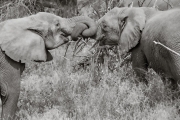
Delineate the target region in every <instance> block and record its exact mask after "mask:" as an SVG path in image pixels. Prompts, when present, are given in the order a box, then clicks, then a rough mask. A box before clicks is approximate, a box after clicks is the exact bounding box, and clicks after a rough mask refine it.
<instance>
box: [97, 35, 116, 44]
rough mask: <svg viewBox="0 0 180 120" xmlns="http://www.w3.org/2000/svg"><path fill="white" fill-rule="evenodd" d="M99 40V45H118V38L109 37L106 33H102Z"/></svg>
mask: <svg viewBox="0 0 180 120" xmlns="http://www.w3.org/2000/svg"><path fill="white" fill-rule="evenodd" d="M97 41H99V46H104V45H111V46H117V45H118V43H117V41H116V40H111V39H108V38H107V37H106V36H105V35H101V36H100V37H99V38H98V39H97Z"/></svg>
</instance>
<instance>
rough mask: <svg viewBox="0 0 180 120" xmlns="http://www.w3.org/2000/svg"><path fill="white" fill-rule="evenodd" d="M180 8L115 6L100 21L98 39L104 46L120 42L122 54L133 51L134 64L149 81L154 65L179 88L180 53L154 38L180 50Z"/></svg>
mask: <svg viewBox="0 0 180 120" xmlns="http://www.w3.org/2000/svg"><path fill="white" fill-rule="evenodd" d="M179 13H180V9H172V10H168V11H157V10H156V9H154V8H143V7H142V8H127V7H124V8H114V9H112V10H111V11H109V12H108V13H107V14H106V15H105V16H103V17H102V18H101V19H100V20H98V24H99V28H98V31H97V35H96V37H97V38H100V36H103V35H104V37H103V38H102V40H101V43H100V44H101V45H119V47H120V49H121V52H122V54H124V53H127V52H131V53H132V67H133V69H134V71H135V72H136V74H137V76H139V77H140V80H143V81H144V82H145V83H146V84H148V81H147V80H146V79H145V74H144V73H145V72H146V71H147V70H148V67H150V68H153V69H154V70H155V71H156V72H157V73H158V74H159V75H160V76H162V78H163V79H162V80H163V82H164V84H166V80H165V78H167V79H168V80H169V81H170V83H171V84H170V85H169V87H170V88H171V89H172V90H178V84H177V83H178V82H179V80H180V72H179V71H180V56H178V55H176V54H174V53H172V52H171V51H169V50H167V49H166V48H165V47H163V46H162V45H159V44H155V43H154V42H153V41H156V42H160V43H162V44H163V45H165V46H167V47H169V48H170V49H172V50H174V51H176V52H178V53H180V44H179V43H180V30H179V28H180V22H179V20H180V14H179Z"/></svg>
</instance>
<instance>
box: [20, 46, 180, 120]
mask: <svg viewBox="0 0 180 120" xmlns="http://www.w3.org/2000/svg"><path fill="white" fill-rule="evenodd" d="M64 52H65V49H64V47H60V48H58V49H56V50H54V51H52V53H53V56H54V60H53V61H52V62H48V63H41V64H39V63H32V64H28V66H27V68H26V71H25V72H24V74H23V79H22V82H21V94H20V99H19V103H18V108H19V111H18V113H17V116H18V119H20V120H179V119H180V116H179V105H180V102H179V101H180V100H179V99H176V100H172V95H171V93H170V92H169V90H167V89H165V87H164V85H163V83H162V81H161V80H160V77H158V75H156V74H155V73H154V72H153V71H152V70H150V72H149V73H147V79H148V80H149V82H150V84H149V86H145V85H143V84H141V83H139V85H137V84H136V81H137V79H136V77H135V75H134V73H133V70H132V69H131V65H130V66H129V67H126V66H124V67H122V68H121V69H120V70H119V71H118V72H114V73H108V74H107V73H105V72H104V71H103V72H102V73H104V74H103V75H102V79H101V80H100V81H99V82H98V83H97V82H96V81H94V80H93V79H92V76H91V74H90V73H91V72H89V71H86V70H80V71H77V72H75V73H74V72H72V67H71V66H72V64H74V63H75V61H72V58H71V57H68V59H69V60H64V59H63V57H62V56H63V55H64ZM70 53H71V51H69V53H68V54H70ZM94 82H96V84H94Z"/></svg>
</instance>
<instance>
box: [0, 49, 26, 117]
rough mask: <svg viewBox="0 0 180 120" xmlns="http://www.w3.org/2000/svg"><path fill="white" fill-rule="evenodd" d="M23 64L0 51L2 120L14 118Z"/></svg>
mask: <svg viewBox="0 0 180 120" xmlns="http://www.w3.org/2000/svg"><path fill="white" fill-rule="evenodd" d="M24 68H25V64H22V63H19V62H15V61H14V60H12V59H10V58H9V57H8V56H6V55H5V54H3V53H1V52H0V73H1V74H0V88H1V89H0V90H1V100H2V113H1V118H2V120H14V116H15V112H16V109H17V102H18V98H19V93H20V76H21V74H22V71H23V70H24Z"/></svg>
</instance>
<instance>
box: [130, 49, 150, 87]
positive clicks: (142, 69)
mask: <svg viewBox="0 0 180 120" xmlns="http://www.w3.org/2000/svg"><path fill="white" fill-rule="evenodd" d="M132 68H133V70H134V71H135V73H136V75H137V77H138V79H139V81H140V82H143V83H145V84H146V85H148V81H147V79H146V78H145V76H146V72H147V71H148V62H147V59H146V57H145V55H144V53H143V52H142V51H140V50H139V49H135V50H133V51H132Z"/></svg>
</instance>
